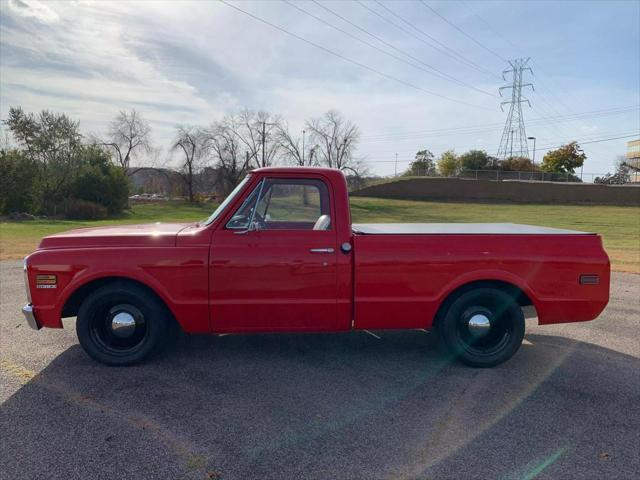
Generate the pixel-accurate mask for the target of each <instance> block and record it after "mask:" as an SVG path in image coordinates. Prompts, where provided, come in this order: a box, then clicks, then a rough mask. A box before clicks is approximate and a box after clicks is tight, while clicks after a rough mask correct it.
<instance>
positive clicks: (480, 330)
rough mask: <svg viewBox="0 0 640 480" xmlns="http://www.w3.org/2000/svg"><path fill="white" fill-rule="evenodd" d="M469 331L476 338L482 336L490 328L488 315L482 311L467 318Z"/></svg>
mask: <svg viewBox="0 0 640 480" xmlns="http://www.w3.org/2000/svg"><path fill="white" fill-rule="evenodd" d="M467 325H468V328H469V333H471V335H473V336H474V337H476V338H480V337H484V336H485V335H486V334H488V333H489V331H490V330H491V321H490V320H489V317H487V316H486V315H483V314H482V313H476V314H475V315H473V316H472V317H471V318H470V319H469V323H468V324H467Z"/></svg>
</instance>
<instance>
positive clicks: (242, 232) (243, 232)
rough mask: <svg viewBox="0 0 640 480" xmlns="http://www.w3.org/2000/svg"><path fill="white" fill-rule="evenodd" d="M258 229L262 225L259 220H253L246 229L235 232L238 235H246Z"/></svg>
mask: <svg viewBox="0 0 640 480" xmlns="http://www.w3.org/2000/svg"><path fill="white" fill-rule="evenodd" d="M258 230H260V225H258V222H251V223H250V224H249V226H248V227H247V228H246V229H244V230H239V231H237V232H233V233H235V234H236V235H246V234H247V233H249V232H256V231H258Z"/></svg>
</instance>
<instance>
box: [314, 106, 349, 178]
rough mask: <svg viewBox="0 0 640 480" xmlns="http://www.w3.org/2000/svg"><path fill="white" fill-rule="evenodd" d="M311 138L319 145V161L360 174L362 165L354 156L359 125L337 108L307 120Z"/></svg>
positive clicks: (328, 165)
mask: <svg viewBox="0 0 640 480" xmlns="http://www.w3.org/2000/svg"><path fill="white" fill-rule="evenodd" d="M307 130H308V131H309V132H310V134H311V135H310V136H311V139H312V140H313V142H314V143H316V144H317V145H318V161H319V162H320V163H321V164H322V165H325V166H327V167H329V168H337V169H339V170H348V171H351V172H353V173H354V174H355V175H358V171H359V170H360V167H361V166H360V165H359V163H358V161H357V160H356V159H355V158H354V153H355V151H356V148H357V144H358V140H359V138H360V130H359V129H358V127H357V126H356V125H355V124H354V123H352V122H350V121H348V120H346V119H345V118H344V117H343V116H342V115H341V114H340V113H339V112H337V111H336V110H329V111H328V112H327V113H325V114H324V115H323V116H322V117H319V118H313V119H311V120H309V121H308V122H307Z"/></svg>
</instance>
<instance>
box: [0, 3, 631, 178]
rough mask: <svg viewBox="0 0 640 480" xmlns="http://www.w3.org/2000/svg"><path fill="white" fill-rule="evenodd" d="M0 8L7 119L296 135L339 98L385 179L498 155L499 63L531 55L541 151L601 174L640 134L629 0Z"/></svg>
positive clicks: (533, 126)
mask: <svg viewBox="0 0 640 480" xmlns="http://www.w3.org/2000/svg"><path fill="white" fill-rule="evenodd" d="M0 2H1V3H0V44H1V51H0V54H1V56H0V102H1V111H0V114H1V116H2V118H6V114H7V111H8V109H9V107H10V106H11V105H21V106H23V108H24V109H25V110H27V111H38V110H41V109H50V110H55V111H61V112H66V113H68V114H70V115H71V116H72V117H74V118H76V119H78V120H80V122H81V127H82V129H83V131H84V132H87V133H98V134H99V133H104V132H105V131H106V129H107V125H108V122H109V120H110V119H111V118H113V116H114V115H115V114H116V113H117V111H118V110H121V109H129V108H136V109H137V110H139V111H140V112H141V113H142V115H143V116H144V117H146V118H147V119H148V120H149V122H150V123H151V125H152V128H153V137H154V141H155V143H156V144H157V145H160V146H166V145H167V144H168V142H169V140H170V139H171V137H172V136H173V133H172V131H173V128H174V127H175V126H176V125H177V124H194V125H199V124H203V125H205V124H208V123H210V122H211V121H212V120H214V119H217V118H219V117H221V116H223V115H224V114H225V113H227V112H231V111H234V110H238V109H240V108H245V107H247V108H251V109H254V110H258V109H263V110H268V111H270V112H274V113H279V114H281V115H283V116H284V117H285V118H286V119H287V120H288V122H289V125H290V128H291V129H292V130H301V129H302V128H303V125H304V120H305V119H307V118H309V117H312V116H317V115H320V114H322V113H323V112H324V111H326V110H328V109H332V108H333V109H337V110H339V111H341V112H342V113H343V114H344V115H345V116H346V117H347V118H349V119H350V120H352V121H354V122H355V123H357V124H358V125H359V127H360V129H361V132H362V140H361V144H360V148H359V155H360V156H362V157H363V158H364V159H365V161H366V162H367V163H368V165H369V167H370V169H371V170H372V171H373V172H374V173H378V174H391V173H393V172H394V168H395V165H394V159H395V154H396V153H397V154H398V159H399V165H400V168H401V169H402V168H405V167H406V165H407V164H408V162H409V161H410V159H411V158H412V157H413V154H414V153H415V152H416V150H418V149H422V148H428V149H430V150H431V151H433V152H434V153H436V154H439V153H441V152H442V151H444V150H447V149H450V148H453V149H455V150H456V151H457V152H459V153H461V152H464V151H466V150H468V149H470V148H481V149H485V150H487V152H489V153H491V154H495V153H496V152H497V149H498V146H499V142H500V135H501V132H502V129H503V124H504V121H505V118H506V113H505V112H501V110H500V101H501V99H500V98H499V97H498V95H497V92H498V88H499V87H500V86H502V85H504V84H505V82H504V81H503V80H502V79H501V72H502V71H503V70H504V69H506V68H508V64H507V60H509V59H514V58H520V57H531V60H530V65H531V67H532V69H533V75H529V74H528V73H527V79H528V81H530V82H531V83H533V84H534V86H535V91H531V90H527V92H526V95H527V98H529V99H530V101H531V105H532V108H529V106H528V105H525V106H524V107H523V110H524V115H525V119H526V123H527V135H530V136H535V137H536V138H537V145H538V147H539V150H538V152H537V154H536V156H537V159H541V158H542V154H543V153H544V150H545V147H550V146H557V145H559V144H561V143H562V142H564V141H568V140H574V139H575V140H579V141H581V142H583V148H584V150H585V152H586V153H587V154H588V160H587V163H586V164H585V172H596V173H600V172H606V171H607V170H610V169H611V168H612V165H613V163H614V161H615V158H616V156H618V155H620V154H623V153H624V151H625V143H626V141H627V140H629V139H630V136H632V135H634V134H635V135H636V136H638V135H640V133H639V132H640V111H639V109H638V107H639V104H640V2H638V1H619V2H616V1H603V2H598V1H588V2H577V1H567V2H558V1H552V2H551V1H550V2H543V1H531V2H525V1H522V2H516V1H507V2H489V1H487V2H478V1H459V2H458V1H447V2H442V1H440V2H436V1H427V2H408V1H407V2H404V1H395V2H391V1H388V0H381V1H380V2H377V1H372V2H368V1H367V2H364V1H363V2H358V1H353V2H346V1H345V2H329V1H326V0H319V1H318V2H314V1H303V2H288V1H271V2H267V1H263V2H251V1H247V2H228V3H226V2H218V1H210V2H209V1H197V2H168V1H166V2H153V1H145V2H132V1H126V2H125V1H122V2H107V1H68V2H65V1H49V2H39V1H35V0H9V1H7V0H0ZM617 137H624V138H617ZM611 138H616V139H615V140H610V141H601V140H605V139H611ZM530 148H531V147H530Z"/></svg>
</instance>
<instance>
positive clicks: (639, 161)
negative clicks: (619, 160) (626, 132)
mask: <svg viewBox="0 0 640 480" xmlns="http://www.w3.org/2000/svg"><path fill="white" fill-rule="evenodd" d="M626 156H627V163H628V164H629V165H631V166H632V167H635V168H636V169H639V168H640V139H638V140H631V141H630V142H627V155H626ZM631 181H632V182H633V183H636V182H637V183H640V172H639V171H638V170H636V171H634V172H631Z"/></svg>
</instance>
